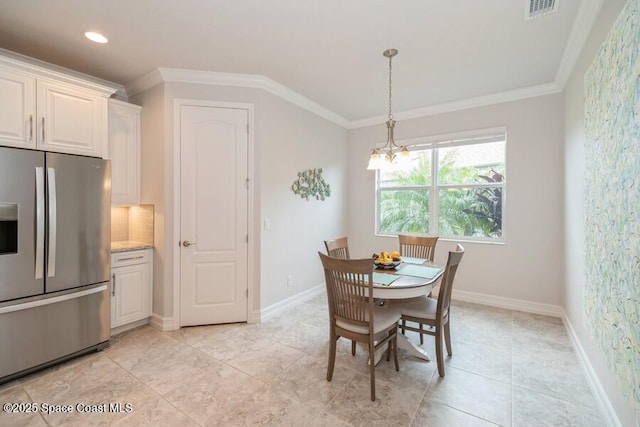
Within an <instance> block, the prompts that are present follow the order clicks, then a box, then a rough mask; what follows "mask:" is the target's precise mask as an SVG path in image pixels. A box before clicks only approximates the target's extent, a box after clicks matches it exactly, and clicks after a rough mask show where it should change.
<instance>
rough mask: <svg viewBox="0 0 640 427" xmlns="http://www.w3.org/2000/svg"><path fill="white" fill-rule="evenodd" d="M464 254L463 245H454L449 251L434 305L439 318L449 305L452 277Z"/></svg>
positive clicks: (453, 277)
mask: <svg viewBox="0 0 640 427" xmlns="http://www.w3.org/2000/svg"><path fill="white" fill-rule="evenodd" d="M463 255H464V247H462V245H458V246H456V250H455V251H451V252H449V258H448V260H447V266H446V267H445V269H444V273H442V281H441V282H440V293H439V294H438V305H437V307H436V317H437V318H441V317H442V315H443V314H444V313H448V310H449V306H450V305H451V291H452V289H453V279H455V277H456V272H457V271H458V265H460V261H461V260H462V256H463Z"/></svg>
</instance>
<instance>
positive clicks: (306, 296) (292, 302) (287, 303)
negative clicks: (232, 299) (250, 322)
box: [252, 283, 325, 322]
mask: <svg viewBox="0 0 640 427" xmlns="http://www.w3.org/2000/svg"><path fill="white" fill-rule="evenodd" d="M323 292H325V285H324V283H322V284H320V285H318V286H314V287H313V288H311V289H307V290H306V291H302V292H300V293H298V294H295V295H293V296H290V297H289V298H287V299H284V300H282V301H279V302H277V303H275V304H271V305H270V306H269V307H265V308H263V309H261V310H260V312H254V313H253V315H252V316H253V317H254V319H255V317H257V321H258V322H264V321H266V320H268V319H270V318H271V317H273V316H275V315H277V314H279V313H282V312H283V311H285V310H287V309H289V308H291V307H294V306H296V305H298V304H302V303H303V302H305V301H308V300H310V299H311V298H314V297H316V296H318V295H320V294H322V293H323Z"/></svg>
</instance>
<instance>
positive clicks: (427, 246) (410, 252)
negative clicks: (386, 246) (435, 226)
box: [398, 234, 438, 262]
mask: <svg viewBox="0 0 640 427" xmlns="http://www.w3.org/2000/svg"><path fill="white" fill-rule="evenodd" d="M437 242H438V236H433V237H430V236H408V235H406V234H398V243H399V244H400V256H401V257H403V256H408V257H413V258H424V259H426V260H429V261H431V262H433V257H434V255H435V253H436V243H437Z"/></svg>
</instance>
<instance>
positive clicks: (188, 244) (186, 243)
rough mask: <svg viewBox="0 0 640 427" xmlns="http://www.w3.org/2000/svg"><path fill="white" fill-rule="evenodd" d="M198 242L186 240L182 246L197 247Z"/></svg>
mask: <svg viewBox="0 0 640 427" xmlns="http://www.w3.org/2000/svg"><path fill="white" fill-rule="evenodd" d="M195 244H196V242H190V241H188V240H185V241H184V242H182V246H184V247H185V248H188V247H189V246H191V245H195Z"/></svg>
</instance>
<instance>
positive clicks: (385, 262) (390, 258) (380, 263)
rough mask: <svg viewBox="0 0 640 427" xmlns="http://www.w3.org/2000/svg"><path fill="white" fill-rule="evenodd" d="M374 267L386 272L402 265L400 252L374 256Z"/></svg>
mask: <svg viewBox="0 0 640 427" xmlns="http://www.w3.org/2000/svg"><path fill="white" fill-rule="evenodd" d="M372 257H373V265H375V266H376V268H382V269H385V270H391V269H394V268H396V267H397V266H399V265H400V263H401V262H402V260H401V259H400V253H399V252H396V251H394V252H391V253H389V252H382V253H380V254H373V255H372Z"/></svg>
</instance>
